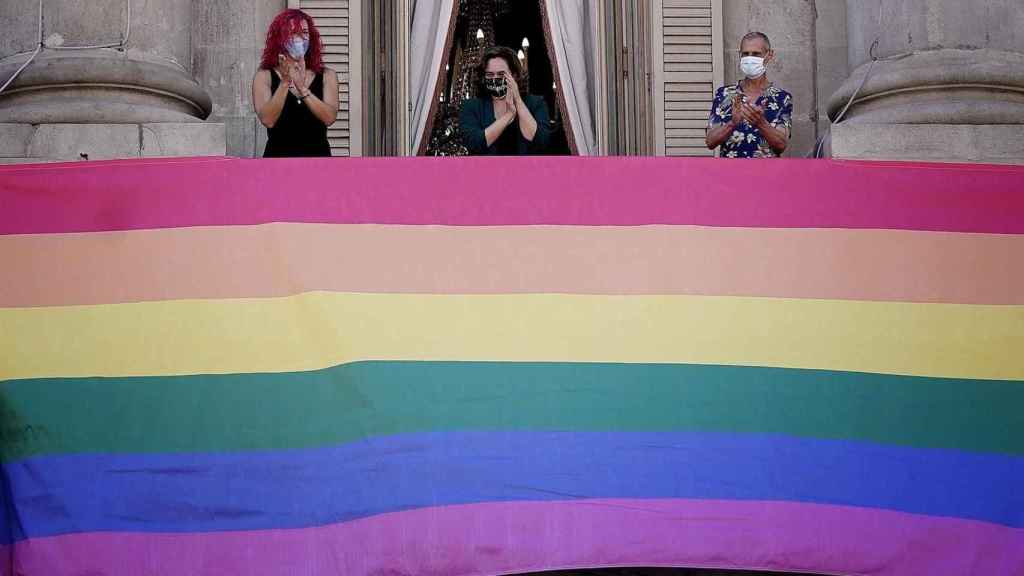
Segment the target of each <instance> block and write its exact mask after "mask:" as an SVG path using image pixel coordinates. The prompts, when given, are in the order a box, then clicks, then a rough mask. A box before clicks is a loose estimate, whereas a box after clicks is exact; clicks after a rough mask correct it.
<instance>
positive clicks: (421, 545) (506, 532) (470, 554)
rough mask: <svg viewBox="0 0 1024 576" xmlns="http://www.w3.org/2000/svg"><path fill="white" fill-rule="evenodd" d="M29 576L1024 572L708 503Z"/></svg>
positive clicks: (986, 553)
mask: <svg viewBox="0 0 1024 576" xmlns="http://www.w3.org/2000/svg"><path fill="white" fill-rule="evenodd" d="M15 551H16V562H15V565H16V567H17V568H18V569H20V570H21V573H23V574H27V575H35V574H47V575H51V576H61V575H65V574H67V575H70V574H105V575H108V576H117V575H121V574H123V575H135V574H149V575H154V576H157V575H168V576H170V575H177V574H197V575H198V574H210V575H218V576H219V575H222V574H253V575H263V574H266V575H271V574H290V575H307V574H308V575H310V576H312V575H323V574H347V575H353V576H355V575H361V574H437V575H442V574H443V575H447V576H490V575H496V574H508V573H515V572H526V571H539V570H547V569H555V568H583V567H591V568H592V567H611V566H705V567H721V568H745V569H763V570H784V571H813V572H821V573H834V574H873V575H879V576H884V575H905V574H928V575H930V576H941V575H944V574H949V575H954V574H955V575H962V574H1021V573H1024V530H1022V529H1015V528H1006V527H1001V526H996V525H992V524H986V523H983V522H977V521H970V520H957V519H952V518H943V517H929V516H918V515H912V514H905V513H899V512H890V511H883V510H874V509H866V508H851V507H841V506H825V505H815V504H797V503H784V502H763V501H761V502H757V501H754V502H737V501H710V500H576V501H569V502H566V501H560V502H509V503H486V504H476V505H467V506H450V507H441V508H426V509H419V510H413V511H407V512H397V513H391V514H383V515H380V516H374V517H371V518H366V519H362V520H358V521H353V522H347V523H343V524H336V525H332V526H326V527H321V528H309V529H299V530H267V531H254V532H215V533H204V534H195V533H192V534H138V533H127V534H126V533H91V534H76V535H68V536H57V537H52V538H39V539H33V540H29V541H26V542H22V543H19V544H17V545H16V546H15Z"/></svg>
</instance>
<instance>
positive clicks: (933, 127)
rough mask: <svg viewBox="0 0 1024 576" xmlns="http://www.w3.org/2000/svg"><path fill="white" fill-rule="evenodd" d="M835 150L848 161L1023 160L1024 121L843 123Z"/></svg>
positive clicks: (834, 142) (835, 129)
mask: <svg viewBox="0 0 1024 576" xmlns="http://www.w3.org/2000/svg"><path fill="white" fill-rule="evenodd" d="M832 154H833V157H835V158H842V159H849V160H916V161H927V162H982V163H991V164H1022V165H1024V125H965V124H961V125H956V124H864V123H842V124H837V125H836V126H834V127H833V134H832Z"/></svg>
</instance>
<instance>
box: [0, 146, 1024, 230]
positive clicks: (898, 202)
mask: <svg viewBox="0 0 1024 576" xmlns="http://www.w3.org/2000/svg"><path fill="white" fill-rule="evenodd" d="M0 204H2V205H3V209H2V210H0V234H17V233H48V232H85V231H100V230H124V229H140V228H169V227H185V226H198V225H237V224H259V223H266V222H278V221H286V222H325V223H391V224H447V225H459V226H464V225H481V226H488V225H512V224H566V225H644V224H697V225H707V226H730V227H732V226H738V227H782V228H790V227H795V228H815V227H819V228H891V229H911V230H936V231H954V232H990V233H1012V234H1020V233H1024V168H1022V167H1013V166H1003V167H996V166H947V165H936V164H900V163H892V164H879V163H850V162H828V161H802V160H776V161H763V162H758V161H752V162H723V161H716V160H714V159H688V160H682V159H672V158H552V157H536V158H500V159H494V158H474V159H462V160H452V159H438V158H412V159H402V158H364V159H354V160H336V159H291V160H279V161H270V160H228V159H221V160H217V161H210V160H201V161H200V160H180V161H177V162H166V163H154V162H141V163H129V162H117V163H109V164H108V163H97V164H87V165H84V164H64V165H57V166H33V167H28V168H19V169H9V170H0Z"/></svg>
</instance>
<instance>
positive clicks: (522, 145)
mask: <svg viewBox="0 0 1024 576" xmlns="http://www.w3.org/2000/svg"><path fill="white" fill-rule="evenodd" d="M523 102H525V103H526V107H527V109H529V110H530V114H533V119H534V120H536V121H537V133H536V134H535V135H534V136H533V141H532V142H530V141H529V140H527V139H526V138H523V134H522V133H521V132H519V126H518V125H517V124H515V123H513V124H512V125H511V126H509V127H508V128H506V129H505V133H504V134H502V138H504V137H506V136H508V132H509V130H515V135H516V136H517V137H518V140H519V145H518V147H517V154H518V155H519V156H527V155H531V154H543V153H544V151H545V150H547V147H548V141H549V140H550V139H551V129H550V126H549V123H548V121H549V118H548V105H547V103H546V102H544V98H542V97H540V96H532V95H527V96H525V97H524V98H523ZM493 123H494V102H493V101H492V100H491V99H490V98H472V99H470V100H466V101H465V102H463V103H462V113H461V114H460V115H459V128H460V130H461V131H462V143H463V144H464V145H465V146H466V148H468V149H469V153H470V154H473V155H475V156H484V155H487V156H497V155H498V154H499V151H498V143H499V142H500V141H501V139H500V138H499V139H498V140H496V141H495V142H494V144H492V145H491V146H490V147H488V146H487V139H486V137H485V136H484V130H486V129H487V127H488V126H490V125H491V124H493Z"/></svg>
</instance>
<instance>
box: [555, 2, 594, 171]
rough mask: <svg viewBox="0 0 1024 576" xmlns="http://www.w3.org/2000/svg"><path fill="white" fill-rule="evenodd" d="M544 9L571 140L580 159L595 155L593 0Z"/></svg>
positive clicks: (561, 3)
mask: <svg viewBox="0 0 1024 576" xmlns="http://www.w3.org/2000/svg"><path fill="white" fill-rule="evenodd" d="M543 5H544V11H545V14H544V16H545V17H546V18H547V23H548V26H547V27H546V31H547V32H548V33H549V34H550V38H549V39H548V40H549V41H550V45H551V48H552V50H553V51H554V54H553V56H554V58H553V59H552V61H553V62H556V63H557V64H556V65H557V68H558V69H557V74H558V79H559V83H560V84H561V86H560V87H559V88H560V89H561V90H562V91H563V93H562V96H563V101H564V102H565V113H566V116H567V120H568V123H569V125H570V127H571V128H572V135H571V137H572V139H573V140H574V141H575V143H576V151H577V152H578V153H579V154H580V155H584V156H592V155H596V154H597V153H598V143H597V130H596V127H597V119H596V116H595V112H596V110H597V73H598V71H597V60H596V54H597V50H598V47H597V30H598V13H597V5H596V3H595V2H593V1H592V0H546V1H545V2H544V3H543Z"/></svg>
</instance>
